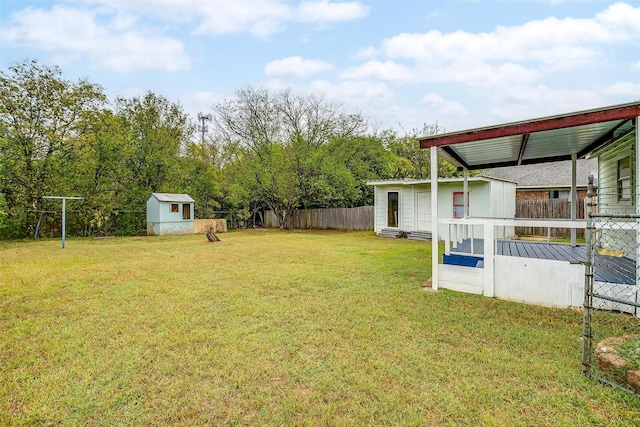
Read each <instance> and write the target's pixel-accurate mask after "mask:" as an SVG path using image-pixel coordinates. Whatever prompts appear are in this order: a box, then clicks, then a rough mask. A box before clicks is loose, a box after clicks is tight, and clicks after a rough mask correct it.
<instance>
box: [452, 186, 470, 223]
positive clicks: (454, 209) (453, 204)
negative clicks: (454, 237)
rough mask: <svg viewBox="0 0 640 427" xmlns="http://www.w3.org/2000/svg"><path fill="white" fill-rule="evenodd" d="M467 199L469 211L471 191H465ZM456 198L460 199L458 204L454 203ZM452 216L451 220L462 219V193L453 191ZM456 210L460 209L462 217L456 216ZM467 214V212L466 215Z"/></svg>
mask: <svg viewBox="0 0 640 427" xmlns="http://www.w3.org/2000/svg"><path fill="white" fill-rule="evenodd" d="M467 197H468V200H469V206H468V207H467V208H468V209H469V210H471V191H467ZM456 198H458V199H461V200H462V201H461V202H460V203H456ZM452 202H453V203H452V210H453V212H452V214H453V215H452V216H453V219H464V191H454V192H453V194H452ZM456 208H462V215H460V214H458V213H457V211H456ZM468 214H469V212H467V215H468Z"/></svg>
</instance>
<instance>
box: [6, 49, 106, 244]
mask: <svg viewBox="0 0 640 427" xmlns="http://www.w3.org/2000/svg"><path fill="white" fill-rule="evenodd" d="M105 101H106V97H105V95H104V93H103V91H102V88H101V87H100V86H98V85H96V84H93V83H90V82H88V81H87V80H85V79H80V80H78V81H77V82H72V81H69V80H65V79H63V78H62V72H61V71H60V69H59V68H58V67H53V68H52V67H48V66H46V65H41V64H39V63H38V62H37V61H28V60H24V61H21V62H18V63H16V64H14V65H12V66H10V67H9V73H6V72H4V71H0V132H2V135H0V136H1V137H2V138H3V139H4V141H5V144H4V147H3V149H2V150H3V157H4V159H3V160H4V164H5V168H4V170H3V171H2V172H1V175H0V193H3V194H4V195H5V196H6V203H7V207H8V219H9V221H10V222H11V223H12V226H13V231H12V233H13V234H14V235H16V236H24V235H26V234H28V233H29V232H30V230H28V225H27V211H28V209H38V207H39V205H40V203H41V196H43V195H44V194H45V193H49V192H57V191H59V185H58V184H59V182H58V180H59V179H60V177H61V176H62V175H63V171H62V170H61V165H62V164H63V163H64V162H65V161H66V159H68V158H69V157H70V156H71V155H72V154H73V152H74V150H75V149H76V146H75V143H76V142H77V139H78V137H79V134H80V129H81V128H82V126H83V124H84V123H85V122H86V120H88V119H89V116H90V114H91V113H92V112H93V111H95V110H97V109H99V108H101V107H102V106H103V105H104V103H105Z"/></svg>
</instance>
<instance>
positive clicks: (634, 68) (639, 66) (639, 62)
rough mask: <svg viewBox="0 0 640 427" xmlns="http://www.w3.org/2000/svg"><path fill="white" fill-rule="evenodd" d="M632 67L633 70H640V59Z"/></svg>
mask: <svg viewBox="0 0 640 427" xmlns="http://www.w3.org/2000/svg"><path fill="white" fill-rule="evenodd" d="M630 68H631V70H632V71H640V61H637V62H633V63H632V64H631V67H630Z"/></svg>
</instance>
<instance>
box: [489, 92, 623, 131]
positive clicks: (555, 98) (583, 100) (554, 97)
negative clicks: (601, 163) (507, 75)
mask: <svg viewBox="0 0 640 427" xmlns="http://www.w3.org/2000/svg"><path fill="white" fill-rule="evenodd" d="M490 101H491V105H493V107H491V113H492V114H493V115H494V116H495V117H496V118H497V120H499V122H502V123H504V122H510V121H515V120H524V119H530V118H533V117H544V116H550V115H556V114H561V113H566V112H567V111H580V110H585V109H586V108H588V107H590V106H603V105H610V104H611V102H610V100H607V99H605V98H603V97H602V96H601V95H599V94H598V92H596V91H593V90H589V89H588V88H585V89H555V88H552V87H549V86H547V85H543V84H540V85H536V86H529V87H504V88H502V89H501V90H500V91H498V92H496V93H495V94H494V95H493V96H492V97H491V98H490ZM485 124H495V123H485Z"/></svg>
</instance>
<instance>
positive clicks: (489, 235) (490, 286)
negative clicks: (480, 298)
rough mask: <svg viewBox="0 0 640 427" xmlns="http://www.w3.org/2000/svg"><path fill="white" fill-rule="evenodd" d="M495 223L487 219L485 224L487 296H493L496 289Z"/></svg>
mask: <svg viewBox="0 0 640 427" xmlns="http://www.w3.org/2000/svg"><path fill="white" fill-rule="evenodd" d="M495 245H496V242H495V224H494V223H493V221H487V222H485V224H484V291H483V293H482V294H483V295H484V296H485V297H489V298H493V297H494V289H495V282H494V281H495V273H494V264H495V260H494V259H495V247H496V246H495Z"/></svg>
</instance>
